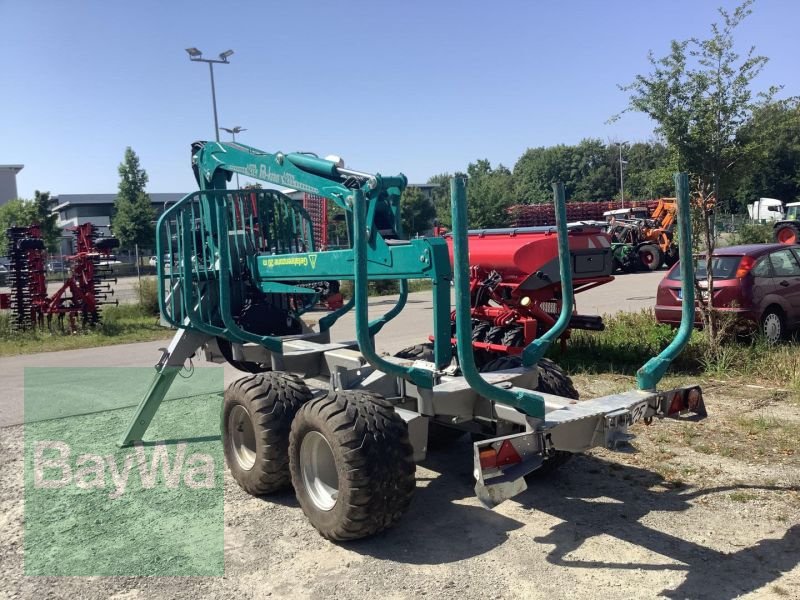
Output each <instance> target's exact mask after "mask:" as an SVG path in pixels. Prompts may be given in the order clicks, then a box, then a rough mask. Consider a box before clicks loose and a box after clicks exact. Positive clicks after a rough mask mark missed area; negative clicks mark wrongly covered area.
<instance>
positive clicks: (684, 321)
mask: <svg viewBox="0 0 800 600" xmlns="http://www.w3.org/2000/svg"><path fill="white" fill-rule="evenodd" d="M675 187H676V195H677V197H678V230H679V232H680V239H679V240H678V245H679V247H680V257H681V266H680V268H681V289H682V290H683V292H682V296H683V306H682V308H681V326H680V328H679V329H678V333H677V334H675V339H673V340H672V342H671V343H670V345H669V346H667V347H666V348H664V350H662V351H661V354H659V355H658V356H655V357H653V358H651V359H650V360H649V361H647V362H646V363H645V364H644V366H642V368H641V369H639V370H638V371H637V372H636V383H637V384H638V386H639V389H640V390H652V391H655V389H656V386H657V385H658V382H659V381H661V378H662V377H663V376H664V373H666V371H667V369H668V368H669V365H670V364H671V363H672V361H673V360H675V357H677V356H678V354H680V353H681V350H683V348H684V346H686V344H687V342H688V341H689V338H690V337H691V336H692V329H694V313H695V306H694V258H693V257H692V219H691V215H690V213H689V177H688V176H687V175H686V173H676V174H675Z"/></svg>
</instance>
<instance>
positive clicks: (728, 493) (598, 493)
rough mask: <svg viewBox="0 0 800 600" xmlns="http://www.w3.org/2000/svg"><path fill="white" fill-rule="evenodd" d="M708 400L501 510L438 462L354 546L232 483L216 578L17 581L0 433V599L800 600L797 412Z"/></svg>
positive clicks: (17, 493)
mask: <svg viewBox="0 0 800 600" xmlns="http://www.w3.org/2000/svg"><path fill="white" fill-rule="evenodd" d="M576 383H577V384H578V387H579V388H580V390H581V392H582V393H583V394H584V395H586V396H589V395H596V394H598V393H605V392H608V391H611V390H613V389H617V388H623V387H628V386H630V380H629V379H627V378H622V377H620V378H589V377H585V376H584V377H578V378H576ZM707 389H708V393H707V397H706V401H707V404H708V408H709V412H710V414H711V417H710V418H709V419H708V420H706V421H704V422H702V423H691V422H678V421H668V422H660V423H656V424H654V425H653V426H652V427H646V426H643V425H638V426H637V427H636V428H635V433H637V434H638V438H637V440H636V441H635V442H634V446H633V448H632V450H631V452H629V453H611V452H607V451H595V452H593V453H592V454H591V455H589V456H582V457H578V458H576V459H574V460H573V461H571V462H570V463H569V464H567V465H566V466H565V467H564V468H563V470H561V471H560V472H559V473H557V474H556V475H553V476H551V477H549V478H548V479H547V480H544V481H540V482H536V483H534V484H533V485H531V487H530V489H529V490H528V491H527V492H525V493H523V494H522V495H520V496H519V497H517V498H516V499H514V500H511V501H507V502H505V503H504V504H502V505H501V506H500V507H498V508H497V509H495V510H494V511H487V510H484V509H482V508H480V507H479V505H478V502H477V501H476V499H475V498H474V496H473V492H472V485H473V482H472V476H471V454H470V447H469V444H468V442H467V441H466V440H463V441H462V442H459V443H457V444H456V445H454V446H453V447H451V448H450V449H449V450H447V451H444V452H438V453H435V454H431V455H430V457H429V459H428V460H427V461H426V462H425V463H424V464H423V465H421V466H419V467H418V468H417V494H416V497H415V500H414V502H413V504H412V507H411V510H410V511H409V513H408V514H407V515H406V516H405V517H404V519H403V520H402V521H401V523H400V526H399V527H397V528H395V529H393V530H390V531H388V532H386V533H385V534H383V535H380V536H378V537H376V538H373V539H368V540H363V541H360V542H357V543H350V544H343V545H334V544H331V543H330V542H328V541H326V540H324V539H323V538H321V537H320V536H319V535H318V534H317V533H316V531H315V530H314V529H313V528H312V527H311V526H310V525H309V524H308V522H307V521H306V520H305V518H304V516H303V514H302V512H301V510H300V508H299V507H298V505H297V503H296V501H295V499H294V497H293V495H292V494H288V493H287V494H283V495H279V496H277V497H273V498H270V499H268V500H266V499H258V498H252V497H249V496H247V495H246V494H245V493H244V492H242V491H241V490H240V489H239V488H238V487H237V486H236V485H235V483H233V481H232V480H231V479H230V477H229V476H228V475H227V474H226V476H225V479H224V486H225V513H224V519H225V529H224V544H225V555H224V556H225V558H224V560H225V576H224V577H217V578H200V577H195V578H170V577H153V578H135V577H97V578H78V577H74V578H48V577H26V578H23V577H22V573H23V562H22V561H23V539H22V528H23V501H22V498H23V476H22V441H21V438H22V430H21V427H9V428H4V429H0V562H2V564H3V575H2V583H0V598H16V597H20V598H34V597H52V598H76V597H82V598H126V599H127V598H148V599H149V598H192V599H195V598H198V597H203V598H206V597H220V598H222V597H235V598H264V597H273V598H322V597H335V598H342V599H345V598H372V597H374V598H418V597H420V596H424V597H432V598H464V599H471V598H475V599H485V598H520V599H522V598H525V599H530V598H548V599H549V598H571V599H578V598H600V597H601V598H603V599H604V600H607V599H617V598H619V599H629V598H655V597H668V598H714V599H717V598H736V597H747V598H781V597H785V598H798V597H800V566H798V563H800V468H799V467H800V456H798V453H797V450H796V440H797V438H796V437H790V436H793V435H795V434H796V429H795V428H796V427H797V425H798V423H799V422H800V421H799V420H798V419H800V417H799V416H798V415H800V408H799V405H798V403H797V399H796V398H795V397H792V396H791V395H788V394H786V393H783V392H780V391H777V392H776V391H774V390H768V389H763V388H762V389H759V388H747V387H743V386H741V385H734V384H731V383H730V382H709V383H708V385H707ZM192 516H193V515H192V514H187V516H186V518H187V519H189V518H192ZM130 551H131V552H146V549H140V548H136V547H131V548H130Z"/></svg>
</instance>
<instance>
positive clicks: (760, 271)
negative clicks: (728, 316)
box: [656, 244, 800, 342]
mask: <svg viewBox="0 0 800 600" xmlns="http://www.w3.org/2000/svg"><path fill="white" fill-rule="evenodd" d="M712 258H713V266H712V269H713V270H712V273H713V277H714V282H713V290H712V293H713V294H714V306H715V307H716V308H719V309H721V310H723V311H726V312H730V313H734V314H736V315H738V316H739V317H740V318H741V319H742V320H743V321H745V322H752V323H755V324H757V325H758V326H759V327H760V329H761V330H762V331H763V332H764V335H765V336H766V338H767V340H769V341H770V342H777V341H778V340H781V339H785V338H786V337H788V334H789V332H790V331H791V330H793V329H796V328H797V327H798V326H800V245H797V244H792V245H786V244H751V245H747V246H730V247H728V248H718V249H717V250H715V251H714V254H712ZM695 260H696V261H697V262H696V266H695V276H696V277H697V279H698V280H699V281H698V285H699V287H700V290H701V294H703V296H704V297H707V294H708V283H707V281H706V258H705V256H700V257H696V259H695ZM681 296H682V294H681V263H680V262H678V263H677V264H675V265H674V266H673V267H672V269H670V270H669V271H668V272H667V274H666V275H665V276H664V278H663V279H662V280H661V283H659V284H658V292H657V294H656V320H657V321H658V322H659V323H667V324H669V325H678V324H679V323H680V321H681V302H682V298H681ZM699 324H700V315H699V313H696V314H695V325H699Z"/></svg>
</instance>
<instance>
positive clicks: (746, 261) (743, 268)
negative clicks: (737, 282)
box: [736, 256, 756, 279]
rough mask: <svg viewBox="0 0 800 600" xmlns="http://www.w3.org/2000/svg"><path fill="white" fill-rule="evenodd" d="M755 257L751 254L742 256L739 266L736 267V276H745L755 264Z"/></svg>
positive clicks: (739, 277) (738, 277)
mask: <svg viewBox="0 0 800 600" xmlns="http://www.w3.org/2000/svg"><path fill="white" fill-rule="evenodd" d="M755 264H756V259H755V258H753V257H752V256H743V257H742V260H741V262H740V263H739V268H738V269H736V278H737V279H741V278H742V277H747V274H748V273H749V272H750V270H751V269H752V268H753V266H755Z"/></svg>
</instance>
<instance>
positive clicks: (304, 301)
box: [120, 142, 705, 540]
mask: <svg viewBox="0 0 800 600" xmlns="http://www.w3.org/2000/svg"><path fill="white" fill-rule="evenodd" d="M192 165H193V168H194V173H195V176H196V178H197V181H198V184H199V187H200V189H199V191H196V192H193V193H190V194H188V195H187V196H186V197H184V198H183V199H182V200H180V201H179V202H177V203H175V204H174V205H172V206H170V207H169V208H168V209H167V210H166V211H165V212H164V214H163V215H162V216H161V217H160V219H159V221H158V226H157V252H156V254H157V256H159V257H166V259H165V260H160V261H159V262H158V265H157V270H158V281H159V303H160V307H161V314H162V318H163V320H164V321H166V323H168V324H169V325H171V326H172V327H174V328H175V329H176V333H175V337H174V339H173V340H172V342H171V343H170V345H169V347H168V348H166V349H165V350H164V351H163V354H162V356H161V359H160V360H159V361H158V363H157V365H156V374H155V376H154V379H153V382H152V384H151V386H150V388H149V390H148V392H147V394H146V395H145V397H144V398H143V399H142V401H141V403H140V405H139V407H138V408H137V410H136V413H135V415H134V417H133V419H132V420H131V422H130V424H129V427H128V428H127V430H126V431H125V432H124V434H123V435H122V438H121V440H120V444H121V445H123V446H125V445H130V444H136V443H139V442H140V441H141V440H142V437H143V436H144V435H145V433H146V431H147V428H148V426H149V424H150V422H151V421H152V419H153V418H154V417H155V415H156V412H157V409H158V406H159V404H160V403H161V401H162V400H163V398H164V395H165V394H166V392H167V390H168V388H169V386H170V384H171V383H172V381H173V380H174V379H175V377H176V376H177V374H178V372H179V371H180V370H181V369H182V367H183V365H184V363H185V362H186V361H187V360H188V359H189V358H190V357H192V356H194V355H195V354H198V353H202V354H204V355H205V356H206V358H208V359H210V360H213V361H218V362H219V361H228V362H230V363H231V364H233V365H234V366H236V367H238V368H240V369H242V370H244V371H247V373H246V374H243V377H242V378H241V379H239V380H237V381H235V382H234V383H233V384H231V385H230V386H229V387H228V388H227V390H226V391H225V394H224V401H223V405H222V415H221V428H222V443H223V445H224V452H225V457H226V462H227V464H228V468H229V470H230V473H231V475H232V477H233V478H234V479H235V481H236V482H237V483H238V484H239V485H240V486H241V487H242V488H243V489H244V490H245V491H247V492H248V493H250V494H254V495H259V496H263V495H269V494H273V493H275V492H278V491H281V490H284V489H286V488H294V492H295V494H296V495H297V499H298V501H299V504H300V507H301V508H302V510H303V511H304V513H305V514H306V516H307V517H308V519H309V521H310V522H311V524H312V525H313V526H314V527H315V528H316V529H317V530H318V531H319V532H320V533H321V534H322V535H323V536H325V537H326V538H328V539H331V540H351V539H356V538H363V537H366V536H370V535H373V534H376V533H378V532H380V531H381V530H383V529H385V528H387V527H390V526H392V525H394V524H395V523H396V522H398V521H399V520H400V518H401V517H402V515H403V514H404V513H405V512H406V511H407V510H408V508H409V506H410V504H411V499H412V497H413V493H414V489H415V479H414V473H415V462H418V461H421V460H423V459H424V458H425V456H426V453H427V451H428V446H429V443H428V442H429V432H430V434H431V435H434V433H435V432H437V431H438V432H441V431H451V432H456V433H459V432H465V433H470V434H472V436H473V440H474V443H473V444H472V456H471V460H472V462H473V465H474V475H475V482H476V483H475V492H476V494H477V496H478V498H479V499H480V501H481V502H482V503H483V504H484V505H485V506H486V507H493V506H495V505H496V504H498V503H499V502H502V501H503V500H505V499H507V498H511V497H513V496H515V495H516V494H519V493H520V492H522V491H523V490H524V489H525V488H526V477H528V476H529V475H531V474H533V473H535V472H537V471H538V472H540V473H541V472H544V471H547V470H550V469H553V468H555V467H557V466H558V465H560V464H563V462H564V461H565V460H566V459H568V458H569V457H570V456H572V455H573V454H575V453H580V452H584V451H586V450H588V449H590V448H592V447H595V446H604V447H611V448H614V447H616V446H617V445H618V444H621V443H624V442H625V441H626V440H628V439H629V438H630V435H629V433H628V428H629V427H630V426H631V425H633V424H634V423H636V422H638V421H641V420H644V421H645V422H648V423H649V422H650V421H651V420H653V419H654V418H659V417H665V416H677V415H679V414H683V413H687V412H693V413H696V414H699V415H705V408H704V406H703V400H702V393H701V391H700V388H699V387H697V386H685V387H680V388H676V389H670V390H660V391H659V390H657V389H656V386H657V384H658V382H659V380H660V379H661V377H662V376H663V374H664V372H665V371H666V370H667V368H668V367H669V364H670V362H671V361H672V360H673V359H674V358H675V356H676V355H677V354H678V353H679V352H680V350H681V349H682V347H683V346H684V344H685V343H686V342H687V340H688V338H689V335H690V334H691V330H692V323H693V320H694V300H693V298H694V285H693V283H694V279H693V278H694V273H693V270H692V268H691V265H689V266H688V268H686V269H684V270H683V273H682V277H683V294H684V312H683V322H682V325H681V328H680V329H679V331H678V334H677V336H676V339H675V340H674V341H673V343H672V344H670V346H669V347H668V348H666V349H665V350H664V351H663V352H662V353H661V354H660V355H658V356H657V357H654V358H652V359H651V360H649V361H648V362H647V363H646V364H645V365H644V366H643V367H642V368H641V369H640V371H639V373H638V378H637V379H638V387H637V389H632V390H630V391H627V392H623V393H616V394H611V395H608V396H603V397H600V398H594V399H590V400H585V401H583V402H576V396H577V394H576V393H575V391H574V388H573V387H572V385H571V382H570V381H569V378H568V377H567V376H566V374H564V372H563V371H561V369H559V368H558V367H557V366H556V365H555V364H553V363H552V362H551V361H548V360H546V359H544V358H543V356H544V354H545V352H546V351H547V349H548V347H549V345H550V344H551V342H552V341H553V340H555V339H557V338H558V337H559V336H560V335H561V334H562V333H563V331H564V330H565V328H566V327H567V326H568V325H569V321H570V317H571V314H572V312H573V306H574V303H573V289H572V278H571V263H572V258H573V257H572V256H571V255H570V251H569V246H568V243H567V226H566V207H565V202H564V190H563V186H561V185H557V186H554V188H555V190H554V191H555V193H554V196H555V203H556V208H557V215H558V222H557V229H558V252H559V260H560V271H561V273H560V274H561V281H562V306H561V313H560V315H559V317H558V321H557V322H556V324H555V326H553V327H552V328H551V329H550V330H549V331H548V332H547V333H546V334H545V335H543V336H541V337H539V338H538V339H535V340H533V341H532V342H531V343H530V344H529V345H527V346H526V347H525V349H524V351H523V352H522V355H521V360H519V361H517V362H514V363H513V364H510V363H508V362H507V361H506V362H503V361H500V362H501V363H502V364H495V365H493V366H492V367H491V368H484V370H483V371H484V372H479V369H478V368H477V366H476V363H475V357H474V355H473V346H472V323H471V319H470V308H471V307H470V293H469V269H470V266H469V255H468V252H469V249H468V247H467V243H468V236H467V222H466V215H467V199H466V181H465V179H464V178H455V179H453V180H452V182H451V199H452V217H453V233H452V235H453V244H454V248H453V255H454V256H453V261H454V264H453V266H452V267H451V263H450V256H449V253H448V247H447V244H446V242H445V241H444V240H443V239H441V238H415V239H410V240H409V239H405V236H404V235H403V231H402V228H401V225H400V223H401V219H400V195H401V193H402V192H403V190H404V189H405V187H406V178H405V176H403V175H402V174H401V175H394V176H384V175H380V174H369V173H364V172H361V171H356V170H353V169H349V168H345V167H344V166H343V165H342V164H341V162H332V161H330V160H325V159H321V158H318V157H317V156H315V155H311V154H305V153H282V152H278V153H274V154H271V153H267V152H264V151H262V150H258V149H256V148H252V147H249V146H245V145H242V144H238V143H219V142H197V143H195V144H194V145H193V146H192ZM234 173H241V174H242V175H246V176H249V177H253V178H257V179H260V180H262V181H264V182H267V183H270V184H275V185H282V186H287V187H291V188H293V189H296V190H303V191H307V192H309V193H312V194H317V195H319V196H322V197H325V198H328V199H329V200H330V201H332V202H333V203H335V204H336V205H337V206H338V207H339V208H341V209H342V210H343V212H344V214H345V216H346V225H347V228H348V231H349V233H350V237H349V239H351V240H353V245H352V247H351V248H346V249H338V250H324V251H321V250H318V249H317V247H316V242H315V240H314V238H313V233H312V228H311V222H310V219H309V217H308V214H306V213H305V211H304V210H303V209H302V207H301V206H300V205H299V204H298V203H296V202H294V201H292V200H291V199H290V198H289V197H287V196H285V195H284V194H282V193H280V192H278V191H275V190H271V189H244V190H228V189H226V184H227V182H229V181H230V179H231V177H232V175H233V174H234ZM677 182H678V196H679V198H680V199H681V210H682V214H683V215H688V206H689V202H688V198H689V195H688V182H687V179H686V177H685V176H681V177H679V178H678V179H677ZM681 226H682V228H683V229H684V230H685V231H682V235H681V240H683V243H684V244H688V240H690V239H691V235H689V227H690V220H689V219H688V218H684V219H681ZM684 251H685V252H686V255H687V256H688V255H689V253H690V249H689V248H688V247H687V248H685V249H684ZM166 265H171V266H170V267H169V268H166ZM454 278H455V322H456V328H455V329H456V331H455V334H454V337H455V339H456V341H457V343H456V344H455V345H454V344H453V343H452V338H451V333H452V332H451V318H450V316H451V284H452V283H453V279H454ZM409 279H428V280H430V282H431V284H432V291H431V294H432V297H433V311H432V321H433V322H432V330H433V332H434V338H433V339H434V341H433V347H432V349H431V352H426V353H420V354H419V356H397V357H386V356H381V355H379V354H378V353H377V352H376V349H375V338H376V336H377V335H378V334H379V333H380V331H381V329H382V328H383V327H384V326H385V325H386V323H388V322H389V321H391V320H392V319H396V318H402V310H403V307H404V305H405V303H406V300H407V297H408V280H409ZM320 280H323V281H324V280H349V281H352V282H353V287H354V296H353V298H352V299H350V300H349V301H348V302H347V303H346V304H345V305H344V306H342V307H341V308H340V309H337V310H334V311H332V312H330V313H328V314H326V315H325V316H324V317H322V318H321V319H320V320H319V323H318V324H317V325H315V326H314V327H309V326H308V325H307V324H305V323H304V322H303V314H304V313H305V312H306V311H307V310H309V309H310V308H311V307H312V306H314V305H315V304H316V301H317V295H318V291H316V289H315V288H314V287H313V286H311V287H309V286H308V285H304V284H307V283H309V282H316V281H320ZM377 280H399V287H400V294H399V297H398V298H397V301H396V304H395V305H394V306H393V307H392V308H391V309H390V310H389V311H388V312H386V313H385V314H383V315H380V316H377V317H373V318H370V315H368V311H367V309H368V305H367V286H368V284H369V282H370V281H377ZM351 310H353V311H354V312H355V323H356V326H355V340H331V335H330V330H331V326H332V325H333V324H334V323H335V322H336V321H337V319H339V318H340V317H341V316H342V315H343V314H345V313H346V312H348V311H351Z"/></svg>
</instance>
